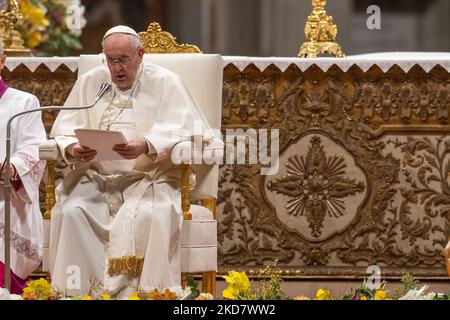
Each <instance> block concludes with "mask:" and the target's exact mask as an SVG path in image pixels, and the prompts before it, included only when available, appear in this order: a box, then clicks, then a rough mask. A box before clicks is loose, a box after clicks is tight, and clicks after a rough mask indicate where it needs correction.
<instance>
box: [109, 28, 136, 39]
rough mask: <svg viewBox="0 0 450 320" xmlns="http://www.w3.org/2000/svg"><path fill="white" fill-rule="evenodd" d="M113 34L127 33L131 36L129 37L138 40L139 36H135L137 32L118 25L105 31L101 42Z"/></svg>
mask: <svg viewBox="0 0 450 320" xmlns="http://www.w3.org/2000/svg"><path fill="white" fill-rule="evenodd" d="M113 33H127V34H131V35H133V36H135V37H137V38H139V35H138V34H137V32H136V31H134V30H133V29H132V28H130V27H127V26H122V25H118V26H115V27H112V28H111V29H109V30H108V31H106V33H105V35H104V36H103V40H105V38H106V37H107V36H110V35H112V34H113Z"/></svg>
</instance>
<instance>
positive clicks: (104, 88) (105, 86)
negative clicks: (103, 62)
mask: <svg viewBox="0 0 450 320" xmlns="http://www.w3.org/2000/svg"><path fill="white" fill-rule="evenodd" d="M111 87H112V86H111V84H110V83H107V82H103V83H102V85H101V86H100V90H99V91H98V93H97V95H96V96H95V98H94V102H93V103H91V104H89V105H86V106H77V107H75V106H68V107H64V106H48V107H42V108H41V107H39V108H35V109H31V110H26V111H22V112H19V113H16V114H14V115H12V116H11V117H10V118H9V119H8V122H7V125H6V159H5V162H4V164H5V167H6V168H7V170H5V173H6V174H5V180H4V181H3V190H4V191H3V195H4V200H5V270H4V271H5V276H4V277H5V278H4V279H5V288H6V289H7V290H8V291H11V279H10V270H11V260H10V259H11V256H10V255H11V250H10V249H11V248H10V245H11V212H10V211H11V202H10V201H11V182H10V179H11V177H10V172H9V167H10V166H11V163H10V162H11V155H10V153H11V122H12V121H13V120H14V119H15V118H17V117H19V116H21V115H24V114H28V113H33V112H38V111H46V110H81V109H89V108H92V107H94V106H95V105H96V104H97V102H99V101H100V99H101V98H102V97H103V96H104V95H105V93H106V92H108V91H109V90H111Z"/></svg>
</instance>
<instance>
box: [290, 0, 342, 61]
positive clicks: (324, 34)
mask: <svg viewBox="0 0 450 320" xmlns="http://www.w3.org/2000/svg"><path fill="white" fill-rule="evenodd" d="M311 4H312V7H313V12H312V14H311V15H310V16H309V17H308V20H307V21H306V26H305V35H306V41H305V42H304V43H303V44H302V45H301V47H300V51H299V52H298V56H299V57H301V58H317V56H318V55H319V54H323V53H327V54H331V55H334V56H335V57H338V58H343V57H345V55H344V53H343V52H342V50H341V47H340V46H339V45H338V44H337V42H336V35H337V26H336V25H335V24H334V23H333V17H332V16H329V15H327V12H326V10H325V6H326V4H327V0H311Z"/></svg>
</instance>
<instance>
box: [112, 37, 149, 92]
mask: <svg viewBox="0 0 450 320" xmlns="http://www.w3.org/2000/svg"><path fill="white" fill-rule="evenodd" d="M103 54H104V55H105V58H106V63H107V65H108V68H109V71H110V73H111V79H112V81H113V82H114V83H115V84H116V85H117V86H118V87H119V89H122V90H127V89H130V88H131V86H132V85H133V82H134V80H135V79H136V75H137V72H138V69H139V65H140V64H141V62H142V57H143V55H144V49H143V48H138V49H136V48H134V47H133V45H132V43H131V41H130V36H129V35H127V34H121V33H116V34H112V35H110V36H108V37H107V38H106V39H105V40H104V41H103Z"/></svg>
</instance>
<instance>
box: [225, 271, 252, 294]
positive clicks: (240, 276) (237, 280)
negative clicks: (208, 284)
mask: <svg viewBox="0 0 450 320" xmlns="http://www.w3.org/2000/svg"><path fill="white" fill-rule="evenodd" d="M224 279H225V281H226V282H227V283H228V284H230V285H232V286H233V287H235V288H236V289H238V290H239V291H246V290H249V289H250V280H249V279H248V277H247V274H246V273H245V272H237V271H229V272H228V276H224Z"/></svg>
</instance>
